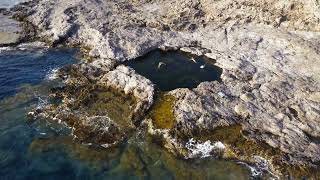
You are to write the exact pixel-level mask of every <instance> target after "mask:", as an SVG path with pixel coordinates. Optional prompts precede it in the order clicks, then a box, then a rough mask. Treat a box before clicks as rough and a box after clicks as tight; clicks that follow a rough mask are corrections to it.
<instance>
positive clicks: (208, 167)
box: [0, 50, 250, 180]
mask: <svg viewBox="0 0 320 180" xmlns="http://www.w3.org/2000/svg"><path fill="white" fill-rule="evenodd" d="M74 55H75V51H74V50H45V51H43V50H37V51H15V52H13V51H11V52H9V54H8V52H2V53H1V54H0V66H1V67H2V70H6V69H7V70H10V71H8V72H6V74H5V75H4V74H1V75H2V78H0V83H1V89H0V91H1V100H0V133H1V134H0V168H1V171H0V179H10V180H12V179H141V178H143V179H248V178H249V177H250V171H249V169H248V168H246V167H245V166H243V165H239V164H237V163H236V162H228V161H223V160H214V159H211V158H207V159H196V160H184V159H177V158H176V157H174V156H173V155H172V154H170V153H168V152H167V151H165V150H164V149H162V148H161V147H160V146H158V145H157V144H156V143H153V142H152V141H151V140H149V138H148V137H144V135H141V134H139V133H138V132H137V133H136V134H135V135H134V136H133V137H131V138H130V139H129V140H128V141H127V142H125V143H124V144H122V145H121V146H119V147H117V148H112V149H104V148H99V147H92V146H89V145H85V144H78V143H76V142H75V141H74V140H73V138H72V137H71V136H69V130H68V129H67V128H65V127H63V126H62V125H57V124H52V123H50V122H48V121H45V120H44V121H37V122H30V121H28V119H27V116H26V114H27V112H28V111H30V110H31V109H32V108H35V107H36V106H39V105H42V103H45V99H46V98H45V97H46V95H48V91H49V89H50V88H51V87H52V86H55V85H56V83H57V82H54V81H49V80H48V78H46V77H48V76H47V75H46V74H47V73H48V72H50V69H53V68H56V67H61V66H63V65H65V64H69V63H74V62H75V58H74ZM2 72H3V71H2ZM49 79H50V78H49ZM8 80H9V81H8ZM8 89H9V90H10V92H9V91H8Z"/></svg>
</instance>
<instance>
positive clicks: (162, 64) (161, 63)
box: [158, 62, 166, 69]
mask: <svg viewBox="0 0 320 180" xmlns="http://www.w3.org/2000/svg"><path fill="white" fill-rule="evenodd" d="M165 65H166V63H164V62H159V64H158V69H160V68H161V66H165Z"/></svg>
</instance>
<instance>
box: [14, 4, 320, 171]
mask: <svg viewBox="0 0 320 180" xmlns="http://www.w3.org/2000/svg"><path fill="white" fill-rule="evenodd" d="M12 13H13V17H15V18H16V19H17V20H19V21H22V22H24V23H23V24H26V26H25V27H24V29H25V31H26V29H28V31H26V32H28V33H26V34H28V36H26V38H25V39H26V40H31V41H32V40H34V39H35V37H37V38H39V39H40V40H42V41H45V42H46V43H47V44H49V45H51V46H63V45H67V46H76V47H81V48H82V51H83V53H84V54H85V56H86V57H87V58H86V59H87V60H84V62H81V63H80V64H76V65H72V66H69V67H65V68H62V69H60V70H59V72H58V77H59V78H61V79H62V80H63V81H64V83H65V86H64V87H63V88H61V89H55V90H53V92H52V98H53V99H58V100H60V101H61V103H59V104H50V105H48V106H47V107H44V108H43V109H36V110H35V112H32V113H31V114H30V115H32V116H33V117H34V118H49V119H52V120H56V121H63V122H66V123H67V124H68V125H69V126H72V127H73V128H74V135H75V136H76V137H78V139H79V140H80V141H82V142H86V143H88V142H92V143H97V144H101V145H103V146H105V147H109V146H112V145H115V144H117V143H119V142H121V141H123V140H124V139H126V137H127V136H130V133H132V132H133V131H136V130H137V129H146V130H147V132H148V133H149V134H151V135H153V136H154V137H160V139H161V143H162V144H163V146H164V147H165V148H167V149H168V150H169V151H170V152H172V153H174V154H177V155H178V156H184V157H188V156H189V155H190V148H189V149H188V148H187V145H188V143H189V146H188V147H190V139H196V140H197V141H199V142H206V141H210V140H211V141H212V142H214V141H221V142H224V146H225V147H224V148H220V149H219V148H218V149H219V152H216V150H214V149H211V150H212V152H209V153H212V154H216V155H217V156H219V157H222V158H227V159H228V158H230V159H238V160H242V161H245V162H250V163H253V164H259V163H261V162H263V160H261V158H262V159H267V160H268V161H267V160H266V161H267V164H268V169H267V170H268V171H270V172H273V173H275V174H276V175H281V174H282V173H287V172H283V171H282V170H281V168H280V166H283V165H287V166H294V167H301V168H302V169H308V168H309V167H310V168H319V163H320V126H319V124H320V83H319V82H320V61H319V57H320V49H319V45H320V40H319V37H320V33H319V30H320V23H319V20H320V5H319V4H318V1H315V0H308V1H301V0H297V1H293V2H288V1H265V0H258V1H243V0H236V1H231V0H230V1H215V0H188V1H170V0H164V1H153V0H151V1H131V0H130V1H121V0H113V1H96V0H68V1H64V0H51V1H44V0H36V1H31V2H28V3H22V4H20V5H18V6H16V7H15V8H13V9H12ZM30 27H32V28H31V31H30ZM156 49H161V50H164V51H166V50H179V51H184V52H188V53H191V54H194V55H196V56H206V57H208V58H210V59H211V60H212V63H215V65H216V66H218V67H220V68H221V69H222V70H223V72H222V75H221V82H218V81H212V82H203V83H201V84H200V85H199V86H198V87H196V88H193V89H188V88H178V89H175V90H173V91H169V92H162V93H164V94H165V96H167V97H169V98H163V101H159V102H157V100H156V97H157V94H158V92H157V90H156V84H154V83H153V82H152V81H150V80H149V79H147V78H145V77H143V76H141V75H139V74H138V73H137V72H135V71H134V70H133V69H132V68H129V67H126V66H125V65H122V64H123V63H124V62H126V61H134V60H135V58H137V57H141V56H144V55H145V54H147V53H148V52H150V51H153V50H156ZM173 78H174V77H173ZM162 96H163V95H162ZM104 99H106V100H105V101H104ZM110 99H111V100H110ZM113 99H114V100H113ZM110 101H112V102H116V103H115V104H116V105H114V104H113V103H110ZM154 103H155V104H156V105H155V106H153V104H154ZM163 103H167V104H163ZM157 104H158V105H157ZM95 108H96V109H95ZM157 108H158V110H159V111H160V112H164V113H168V117H161V118H160V120H159V121H161V120H163V119H165V120H167V121H170V123H171V124H172V125H170V126H161V123H163V122H158V125H157V123H156V121H157V118H158V117H157V116H158V115H157V114H156V113H153V114H155V115H152V113H151V115H148V113H150V111H151V112H154V111H157ZM101 109H118V111H115V112H107V111H106V112H101ZM121 113H124V117H119V114H121ZM111 116H113V117H111ZM172 117H174V118H172ZM168 119H169V120H168ZM159 124H160V125H159ZM232 127H237V128H236V129H237V130H236V131H234V132H235V133H238V134H239V135H238V136H239V137H240V136H241V137H240V138H241V139H243V142H244V144H245V145H252V144H264V145H263V147H266V148H261V147H262V146H257V148H253V149H254V150H252V153H249V154H245V153H243V151H244V150H243V149H242V150H239V149H237V148H239V147H234V146H233V145H234V144H233V143H234V142H235V141H236V140H234V141H231V140H230V141H228V139H227V140H226V139H223V138H226V136H223V135H221V139H219V138H216V137H219V136H218V135H217V134H216V131H219V130H220V132H221V131H223V129H228V128H231V130H230V131H232V132H233V130H234V129H232ZM239 127H240V128H239ZM221 129H222V130H221ZM233 135H234V134H233ZM230 136H232V133H231V134H230ZM238 136H237V137H238ZM236 139H237V138H236ZM228 142H229V143H230V144H228ZM193 146H195V145H194V142H193ZM212 146H213V145H212ZM210 147H211V146H210ZM219 147H221V146H219ZM243 148H246V147H243ZM221 151H222V152H221ZM192 152H193V151H192ZM241 152H242V153H241ZM259 152H265V153H259ZM200 155H201V152H200ZM260 156H261V158H257V157H260ZM306 171H307V173H309V172H308V170H306Z"/></svg>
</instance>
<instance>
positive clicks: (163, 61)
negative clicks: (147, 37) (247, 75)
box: [125, 50, 222, 91]
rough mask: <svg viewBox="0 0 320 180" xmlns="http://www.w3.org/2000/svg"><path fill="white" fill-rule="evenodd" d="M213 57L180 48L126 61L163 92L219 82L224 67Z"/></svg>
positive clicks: (154, 52) (151, 53)
mask: <svg viewBox="0 0 320 180" xmlns="http://www.w3.org/2000/svg"><path fill="white" fill-rule="evenodd" d="M213 63H214V62H213V60H210V59H208V58H205V57H202V56H193V55H190V54H187V53H184V52H180V51H161V50H155V51H152V52H150V53H148V54H147V55H145V56H143V57H140V58H137V59H135V60H132V61H128V62H126V63H125V64H126V65H128V66H130V67H132V68H133V69H135V70H136V72H138V73H139V74H141V75H143V76H144V77H146V78H148V79H150V80H151V81H152V82H153V83H155V84H156V85H157V86H158V88H159V89H160V90H162V91H170V90H174V89H177V88H195V87H197V86H198V85H199V84H200V83H201V82H204V81H215V80H217V81H220V80H221V78H220V76H221V73H222V69H220V68H219V67H217V66H215V65H214V64H213Z"/></svg>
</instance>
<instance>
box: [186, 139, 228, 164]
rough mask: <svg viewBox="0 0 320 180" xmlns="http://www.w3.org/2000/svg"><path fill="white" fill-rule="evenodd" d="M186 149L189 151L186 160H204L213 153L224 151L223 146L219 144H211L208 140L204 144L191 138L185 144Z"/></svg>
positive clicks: (218, 142)
mask: <svg viewBox="0 0 320 180" xmlns="http://www.w3.org/2000/svg"><path fill="white" fill-rule="evenodd" d="M186 148H187V149H188V150H189V152H190V153H189V155H188V156H187V157H186V158H187V159H190V158H196V157H200V158H205V157H209V156H211V153H212V152H213V151H220V152H221V151H223V150H224V149H225V145H224V144H223V143H222V142H220V141H217V142H211V141H210V140H208V141H206V142H197V141H195V140H194V139H193V138H191V139H190V140H189V141H188V142H187V143H186Z"/></svg>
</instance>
